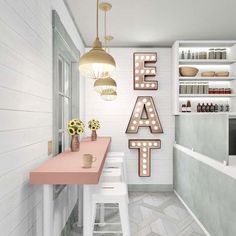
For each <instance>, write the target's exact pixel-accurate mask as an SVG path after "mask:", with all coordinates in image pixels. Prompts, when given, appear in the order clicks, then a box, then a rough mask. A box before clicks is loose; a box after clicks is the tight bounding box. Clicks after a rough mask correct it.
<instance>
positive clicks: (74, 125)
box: [68, 119, 84, 136]
mask: <svg viewBox="0 0 236 236" xmlns="http://www.w3.org/2000/svg"><path fill="white" fill-rule="evenodd" d="M83 132H84V123H83V122H82V121H81V120H78V119H72V120H70V121H69V122H68V134H69V135H71V136H73V135H79V134H82V133H83Z"/></svg>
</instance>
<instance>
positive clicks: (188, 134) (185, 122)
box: [175, 114, 228, 162]
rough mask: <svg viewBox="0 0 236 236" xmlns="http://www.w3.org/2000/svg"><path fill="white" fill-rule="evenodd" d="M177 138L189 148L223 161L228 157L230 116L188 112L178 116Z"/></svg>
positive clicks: (176, 121) (178, 141)
mask: <svg viewBox="0 0 236 236" xmlns="http://www.w3.org/2000/svg"><path fill="white" fill-rule="evenodd" d="M175 139H176V142H177V144H180V145H182V146H184V147H187V148H189V149H192V148H193V149H194V151H196V152H199V153H202V154H204V155H206V156H209V157H211V158H213V159H215V160H216V161H220V162H223V161H225V160H227V158H228V116H227V115H226V114H207V115H206V114H193V115H192V114H188V115H180V116H176V119H175Z"/></svg>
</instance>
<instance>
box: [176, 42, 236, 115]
mask: <svg viewBox="0 0 236 236" xmlns="http://www.w3.org/2000/svg"><path fill="white" fill-rule="evenodd" d="M210 48H226V50H227V59H221V60H218V59H211V60H210V59H180V55H181V52H182V51H188V50H190V51H191V52H196V51H198V52H200V51H206V52H208V51H209V49H210ZM172 60H173V61H172V66H173V69H172V71H173V72H172V73H173V74H172V89H173V90H172V92H173V94H172V97H173V101H172V105H173V114H175V115H179V114H183V113H181V106H182V104H183V103H184V104H186V103H187V100H190V101H191V104H192V113H194V112H196V107H197V104H198V103H203V102H204V103H211V102H212V103H213V104H229V105H230V112H236V104H235V103H236V100H235V99H236V41H176V42H175V43H174V45H173V46H172ZM181 66H193V67H196V68H198V69H199V72H198V74H197V75H196V76H195V77H183V76H180V74H179V67H181ZM203 71H229V73H230V74H229V77H201V72H203ZM180 82H208V83H209V86H210V87H211V86H213V87H214V86H217V85H219V84H220V85H221V86H223V87H226V88H231V90H232V94H179V83H180ZM211 114H212V113H211Z"/></svg>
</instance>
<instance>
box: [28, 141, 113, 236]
mask: <svg viewBox="0 0 236 236" xmlns="http://www.w3.org/2000/svg"><path fill="white" fill-rule="evenodd" d="M110 142H111V137H99V138H98V139H97V140H96V141H91V140H90V139H88V138H87V139H83V140H82V141H81V142H80V150H79V152H71V151H66V152H63V153H60V154H59V155H57V156H56V157H54V158H51V159H50V160H48V161H46V162H45V163H43V164H42V165H41V166H39V167H38V168H36V169H34V170H32V171H31V172H30V177H29V181H30V183H31V184H38V185H39V184H41V185H43V235H44V236H51V235H52V234H53V214H54V213H53V206H54V203H53V202H54V200H53V185H54V184H77V185H83V186H84V188H83V189H84V191H83V205H84V211H83V216H84V217H83V225H84V232H85V234H84V235H87V236H91V235H92V231H91V227H90V222H91V206H90V203H91V199H90V198H91V193H90V189H91V188H93V187H94V186H96V185H97V184H98V183H99V179H100V176H101V174H102V169H103V165H104V162H105V159H106V154H107V150H108V148H109V145H110ZM86 153H91V154H92V155H93V156H94V157H96V158H97V160H96V162H94V163H93V165H92V168H83V167H82V166H83V165H82V161H83V154H86ZM80 200H81V199H80Z"/></svg>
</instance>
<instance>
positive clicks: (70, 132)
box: [68, 127, 75, 135]
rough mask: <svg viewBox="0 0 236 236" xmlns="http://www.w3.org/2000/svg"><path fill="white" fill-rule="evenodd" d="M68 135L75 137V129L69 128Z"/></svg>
mask: <svg viewBox="0 0 236 236" xmlns="http://www.w3.org/2000/svg"><path fill="white" fill-rule="evenodd" d="M68 134H69V135H75V129H74V128H72V127H69V128H68Z"/></svg>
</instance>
